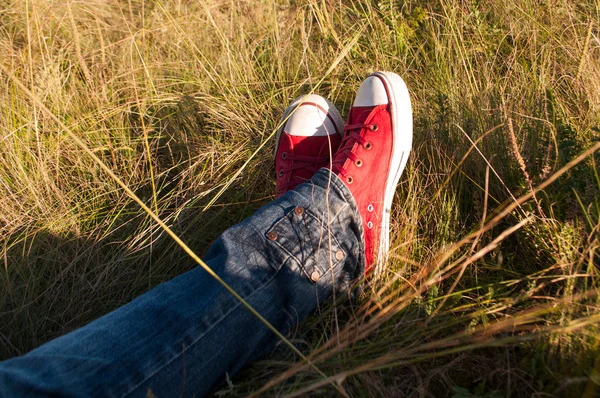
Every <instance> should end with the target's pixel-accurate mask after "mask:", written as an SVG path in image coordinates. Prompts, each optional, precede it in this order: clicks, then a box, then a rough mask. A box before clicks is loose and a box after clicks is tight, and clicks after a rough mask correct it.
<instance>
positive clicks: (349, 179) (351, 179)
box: [346, 176, 354, 184]
mask: <svg viewBox="0 0 600 398" xmlns="http://www.w3.org/2000/svg"><path fill="white" fill-rule="evenodd" d="M346 182H347V183H348V184H352V183H353V182H354V178H352V176H348V177H346Z"/></svg>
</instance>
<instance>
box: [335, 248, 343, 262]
mask: <svg viewBox="0 0 600 398" xmlns="http://www.w3.org/2000/svg"><path fill="white" fill-rule="evenodd" d="M343 258H344V252H343V251H341V250H338V251H336V252H335V259H336V260H338V261H339V260H341V259H343Z"/></svg>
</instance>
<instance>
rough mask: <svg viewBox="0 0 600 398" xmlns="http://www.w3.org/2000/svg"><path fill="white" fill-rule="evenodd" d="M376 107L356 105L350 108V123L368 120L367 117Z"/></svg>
mask: <svg viewBox="0 0 600 398" xmlns="http://www.w3.org/2000/svg"><path fill="white" fill-rule="evenodd" d="M373 109H375V107H374V106H355V107H353V108H352V109H351V110H350V117H349V118H348V119H349V120H348V124H361V123H364V122H365V120H367V117H369V115H370V114H371V111H373Z"/></svg>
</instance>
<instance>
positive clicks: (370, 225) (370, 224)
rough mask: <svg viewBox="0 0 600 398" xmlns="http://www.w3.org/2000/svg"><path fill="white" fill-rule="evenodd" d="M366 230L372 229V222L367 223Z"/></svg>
mask: <svg viewBox="0 0 600 398" xmlns="http://www.w3.org/2000/svg"><path fill="white" fill-rule="evenodd" d="M367 228H369V229H371V228H373V222H372V221H369V222H368V223H367Z"/></svg>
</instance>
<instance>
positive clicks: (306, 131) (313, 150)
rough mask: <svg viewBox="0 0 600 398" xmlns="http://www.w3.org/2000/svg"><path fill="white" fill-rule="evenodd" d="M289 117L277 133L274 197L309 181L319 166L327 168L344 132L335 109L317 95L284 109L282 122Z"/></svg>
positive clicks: (311, 95) (342, 122)
mask: <svg viewBox="0 0 600 398" xmlns="http://www.w3.org/2000/svg"><path fill="white" fill-rule="evenodd" d="M292 112H293V113H292ZM290 114H292V115H291V116H290V117H289V119H287V121H286V122H285V123H284V124H283V125H282V126H281V128H280V129H279V131H277V138H276V139H277V147H276V148H275V172H276V173H277V174H276V182H277V186H276V193H275V196H276V197H280V196H281V195H283V194H284V193H286V192H287V191H289V190H290V189H294V188H295V187H296V185H298V184H300V183H303V182H305V181H307V180H310V179H311V178H312V176H313V175H314V174H315V172H316V171H317V170H319V169H320V168H321V167H326V166H329V165H330V160H331V157H332V155H333V154H334V153H335V151H336V150H337V148H338V146H339V145H340V142H341V141H342V132H343V130H344V121H343V120H342V117H341V116H340V113H339V112H338V110H337V109H336V108H335V106H334V105H333V104H332V103H331V102H329V101H327V100H326V99H325V98H323V97H321V96H319V95H316V94H309V95H306V96H302V97H299V98H297V99H296V100H295V101H294V102H292V104H291V105H290V106H289V107H288V108H287V109H286V110H285V112H284V113H283V118H282V120H285V119H286V118H287V117H288V116H289V115H290Z"/></svg>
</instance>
